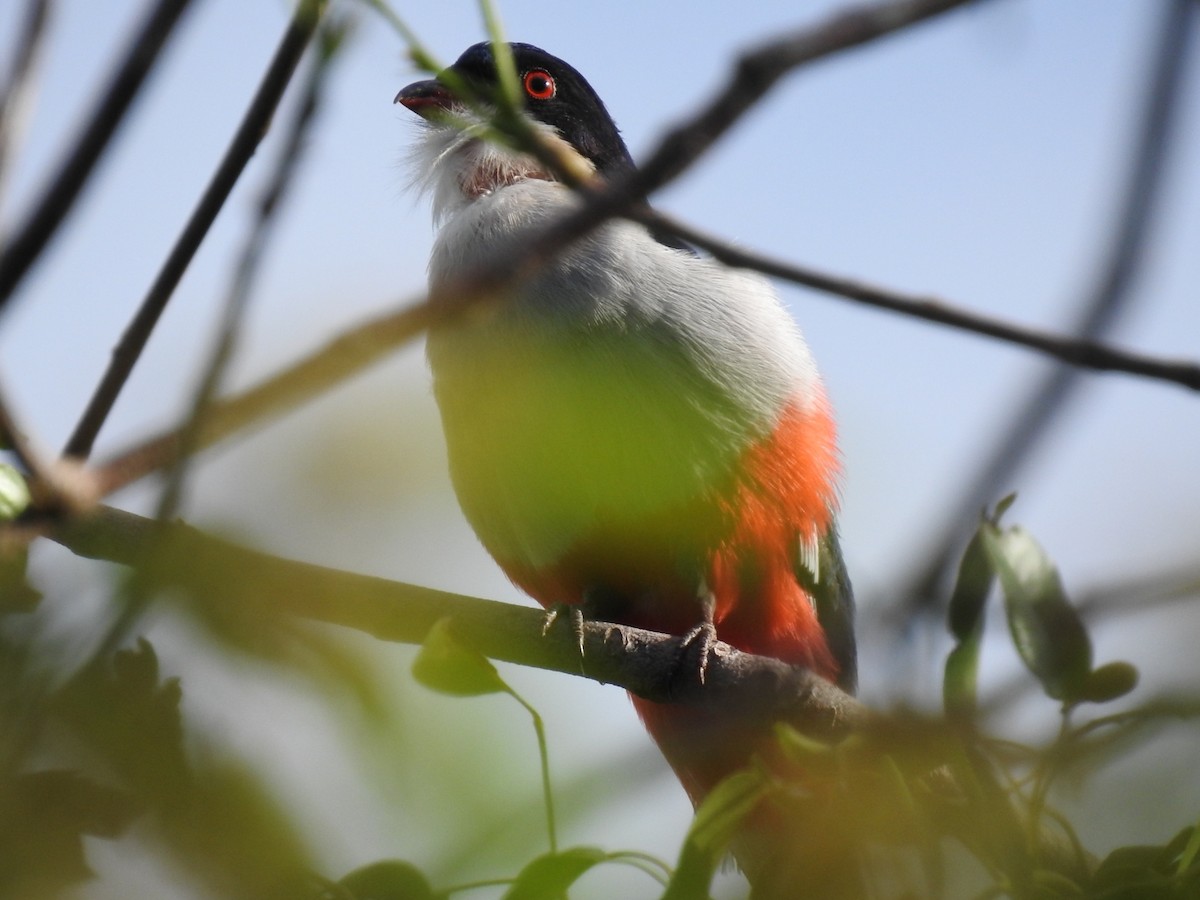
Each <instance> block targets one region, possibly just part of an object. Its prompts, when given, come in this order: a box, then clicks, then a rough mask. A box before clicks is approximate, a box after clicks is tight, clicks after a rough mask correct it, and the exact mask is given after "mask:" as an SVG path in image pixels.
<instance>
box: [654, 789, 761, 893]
mask: <svg viewBox="0 0 1200 900" xmlns="http://www.w3.org/2000/svg"><path fill="white" fill-rule="evenodd" d="M771 790H772V784H771V782H770V781H768V780H767V778H766V777H765V776H764V775H763V773H762V772H761V771H759V770H758V769H743V770H741V771H739V772H734V773H733V774H732V775H730V776H729V777H728V778H726V779H725V780H723V781H721V782H720V783H719V784H718V785H717V786H716V787H715V788H713V789H712V791H710V792H709V794H708V796H707V797H705V798H704V801H703V802H702V803H701V804H700V807H699V809H697V810H696V815H695V818H693V819H692V825H691V827H690V828H689V829H688V833H687V837H686V838H685V839H684V842H683V847H682V848H681V849H680V851H679V862H678V863H677V864H676V866H675V872H674V873H673V874H672V876H671V881H670V884H668V885H667V890H666V892H665V893H664V894H663V896H662V900H694V898H696V897H707V896H708V887H709V885H710V884H711V883H712V879H713V876H714V875H715V874H716V873H717V869H718V868H720V866H721V861H722V860H723V859H724V858H725V854H726V853H728V852H729V846H730V844H731V842H732V841H733V838H734V835H736V834H737V831H738V829H739V828H740V827H741V824H742V823H743V822H744V821H745V820H746V817H747V816H748V815H750V813H751V812H753V811H754V809H755V807H757V806H758V804H759V802H760V801H761V800H762V799H763V797H765V796H766V795H767V794H768V793H769V792H770V791H771Z"/></svg>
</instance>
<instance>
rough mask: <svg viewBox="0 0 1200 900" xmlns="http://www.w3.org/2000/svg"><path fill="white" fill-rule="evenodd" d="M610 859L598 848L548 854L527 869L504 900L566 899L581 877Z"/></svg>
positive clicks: (572, 848) (523, 870) (578, 848)
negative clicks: (570, 888) (571, 887)
mask: <svg viewBox="0 0 1200 900" xmlns="http://www.w3.org/2000/svg"><path fill="white" fill-rule="evenodd" d="M607 859H608V854H607V853H605V852H604V851H603V850H600V849H598V848H596V847H571V848H569V849H567V850H561V851H559V852H558V853H547V854H545V855H544V856H539V857H538V858H537V859H535V860H533V861H532V862H530V863H529V864H528V865H526V866H525V868H523V869H522V870H521V872H520V874H518V875H517V878H516V881H514V882H513V884H512V887H510V888H509V889H508V890H507V891H505V893H504V900H562V898H564V897H565V896H566V893H567V888H569V887H570V886H571V885H572V884H574V883H575V882H576V881H577V880H578V879H579V877H580V876H581V875H583V874H585V873H586V872H587V871H588V870H589V869H592V868H594V867H595V866H597V865H599V864H600V863H602V862H604V861H605V860H607Z"/></svg>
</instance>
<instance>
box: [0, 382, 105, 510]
mask: <svg viewBox="0 0 1200 900" xmlns="http://www.w3.org/2000/svg"><path fill="white" fill-rule="evenodd" d="M0 441H4V442H7V444H8V446H9V447H10V448H11V449H12V452H13V455H15V456H16V458H17V462H19V463H20V464H21V466H22V468H23V469H24V470H25V475H26V477H27V478H28V482H29V491H30V494H31V495H32V497H33V505H34V506H35V507H36V508H38V509H40V510H51V509H62V510H66V511H68V512H70V513H83V512H87V511H88V510H90V509H91V508H92V507H94V506H95V505H96V500H97V499H98V495H97V493H96V485H95V479H94V478H93V477H92V475H91V473H90V472H87V471H86V470H84V469H83V467H82V466H79V465H76V464H74V463H70V462H68V461H62V460H55V459H54V458H53V457H51V456H49V455H48V454H46V453H45V452H43V451H42V449H41V448H40V446H39V443H38V441H37V440H35V439H34V437H33V436H32V435H30V434H29V432H28V431H27V430H26V429H25V428H24V427H23V426H22V425H21V424H20V423H18V421H17V417H16V415H15V414H14V412H13V409H12V405H11V402H10V401H9V399H8V392H7V391H6V390H5V389H4V387H3V385H0Z"/></svg>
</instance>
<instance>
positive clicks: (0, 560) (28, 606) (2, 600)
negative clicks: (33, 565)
mask: <svg viewBox="0 0 1200 900" xmlns="http://www.w3.org/2000/svg"><path fill="white" fill-rule="evenodd" d="M28 566H29V550H28V548H26V547H21V548H19V549H17V550H14V551H11V552H4V551H0V614H3V613H27V612H30V611H32V610H33V609H34V608H35V607H36V606H37V605H38V603H40V602H41V599H42V594H41V592H40V591H38V590H37V589H36V588H34V587H33V585H31V584H30V583H29V580H28V578H27V577H26V574H25V573H26V569H27V568H28Z"/></svg>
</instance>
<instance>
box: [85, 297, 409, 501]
mask: <svg viewBox="0 0 1200 900" xmlns="http://www.w3.org/2000/svg"><path fill="white" fill-rule="evenodd" d="M432 321H433V313H432V311H431V309H430V306H429V304H428V302H426V301H425V300H421V301H417V302H412V303H409V304H405V305H403V306H402V307H401V309H400V310H399V311H398V312H391V313H386V314H384V315H382V316H378V317H376V318H374V319H371V320H369V321H367V322H364V323H362V324H361V325H357V326H355V327H354V328H351V329H350V330H349V331H346V332H344V333H342V334H340V335H338V336H337V337H336V338H334V339H333V340H332V341H329V342H328V343H326V344H325V345H324V346H322V347H321V348H320V349H318V350H317V351H315V352H313V353H311V354H309V355H308V356H306V357H305V358H304V359H302V360H300V361H299V362H297V363H295V364H293V365H292V366H290V367H288V368H287V369H285V370H283V371H282V372H279V373H277V374H275V375H272V376H270V377H269V378H267V379H265V380H263V381H262V382H260V383H259V384H257V385H255V386H254V387H252V388H249V389H248V390H246V391H244V392H242V393H240V394H238V395H236V396H234V397H231V398H228V399H225V400H217V401H214V403H213V405H212V406H211V407H210V408H209V411H208V414H207V415H206V416H205V418H204V422H203V423H202V424H201V426H200V428H199V429H198V430H197V432H196V435H195V444H194V447H193V449H194V450H201V449H204V448H206V447H210V446H212V445H213V444H215V443H218V442H219V441H222V440H224V439H225V438H227V437H230V436H231V435H233V434H236V433H237V432H239V431H241V430H243V429H245V428H247V427H249V426H251V425H256V424H262V423H263V422H265V421H266V420H267V419H269V418H271V417H273V416H276V415H280V414H282V413H284V412H287V411H289V410H291V409H294V408H295V407H297V406H299V405H300V404H302V403H304V402H305V401H306V400H309V399H311V398H312V397H315V396H316V395H318V394H321V393H323V392H324V391H327V390H329V389H330V388H333V387H334V386H336V385H338V384H341V383H342V382H343V381H346V380H347V379H349V378H351V377H353V376H354V375H356V374H358V373H359V372H361V371H363V370H364V369H366V368H368V367H369V366H371V365H374V364H375V363H377V362H379V361H380V360H381V359H383V358H384V357H385V356H387V355H388V354H389V353H391V352H392V351H394V350H395V349H396V348H397V347H399V346H401V345H402V344H404V343H405V342H407V341H409V340H412V339H413V338H414V337H416V336H417V335H418V334H420V333H421V332H422V331H424V330H425V328H427V327H428V326H429V324H430V323H431V322H432ZM179 453H180V432H179V430H178V429H174V430H171V431H168V432H164V433H163V434H160V435H157V436H155V437H152V438H150V439H148V440H145V441H143V442H140V443H138V444H137V445H136V446H134V447H131V448H129V449H127V450H124V451H121V452H119V453H116V454H114V455H113V456H112V457H110V458H109V459H108V460H107V461H106V462H103V463H100V464H98V465H97V466H95V467H94V472H95V477H96V481H97V484H98V485H99V490H100V493H101V496H108V495H109V494H111V493H112V492H113V491H116V490H118V489H120V488H122V487H125V486H126V485H128V484H132V483H133V482H135V481H137V480H138V479H140V478H144V477H145V476H146V475H148V474H150V473H151V472H156V471H158V470H159V469H161V468H162V467H163V466H165V465H166V464H167V463H169V462H170V461H171V460H172V459H174V458H175V457H177V456H178V455H179Z"/></svg>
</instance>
